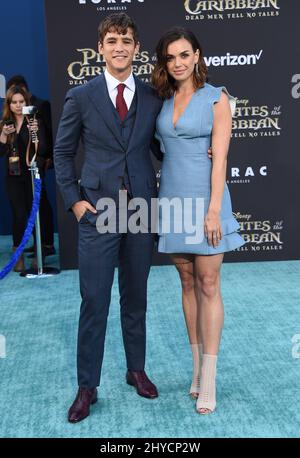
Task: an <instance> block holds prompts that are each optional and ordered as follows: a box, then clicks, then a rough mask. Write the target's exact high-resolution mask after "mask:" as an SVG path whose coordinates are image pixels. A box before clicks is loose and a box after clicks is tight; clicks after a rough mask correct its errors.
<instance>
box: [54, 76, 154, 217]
mask: <svg viewBox="0 0 300 458" xmlns="http://www.w3.org/2000/svg"><path fill="white" fill-rule="evenodd" d="M135 83H136V91H137V110H136V119H135V124H134V128H133V131H132V134H131V138H130V141H129V144H128V145H125V142H124V140H123V138H122V136H121V133H120V129H119V128H118V125H117V121H116V119H115V114H114V112H113V110H115V108H114V106H113V104H112V102H111V100H110V97H109V94H108V90H107V86H106V81H105V77H104V75H101V76H98V77H96V78H94V79H93V80H91V81H90V82H88V83H87V84H85V85H83V86H80V87H76V88H73V89H71V90H70V91H69V92H68V93H67V95H66V101H65V105H64V109H63V113H62V117H61V120H60V124H59V128H58V133H57V138H56V143H55V148H54V161H55V170H56V178H57V183H58V185H59V188H60V191H61V194H62V197H63V199H64V203H65V207H66V209H68V210H69V209H71V207H72V205H73V204H74V203H75V202H77V201H79V200H82V196H81V194H80V189H79V186H78V179H77V176H76V170H75V160H74V159H75V155H76V152H77V147H78V144H79V141H80V140H81V141H82V144H83V149H84V162H83V167H82V171H81V183H80V184H81V186H82V187H83V188H84V190H86V191H88V195H89V196H90V195H92V196H93V198H92V199H90V200H92V202H91V203H92V204H93V205H96V202H97V200H98V199H99V198H101V197H110V198H112V199H114V201H116V202H117V199H118V196H119V189H120V177H122V176H123V175H124V166H125V164H127V170H128V177H129V179H130V185H131V191H132V197H142V198H144V199H146V200H147V201H148V202H150V199H151V197H156V196H157V187H156V176H155V171H154V168H153V165H152V161H151V157H150V150H152V152H153V153H154V155H155V156H156V157H157V159H158V160H161V159H162V154H161V152H160V149H159V143H158V142H157V141H156V140H155V139H154V134H155V124H156V118H157V115H158V113H159V112H160V110H161V107H162V100H161V99H160V98H159V97H158V96H157V94H156V92H155V90H154V89H153V88H152V87H151V86H149V85H147V84H145V83H144V82H142V81H140V80H139V79H138V78H137V77H135ZM125 159H126V162H125Z"/></svg>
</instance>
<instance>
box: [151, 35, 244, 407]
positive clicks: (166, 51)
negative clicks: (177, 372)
mask: <svg viewBox="0 0 300 458" xmlns="http://www.w3.org/2000/svg"><path fill="white" fill-rule="evenodd" d="M156 51H157V63H156V66H155V69H154V72H153V80H152V82H153V85H154V87H155V88H156V89H157V91H158V93H159V95H160V96H161V97H162V98H163V99H164V104H163V107H162V110H161V112H160V114H159V116H158V118H157V126H156V128H157V134H156V135H157V138H158V140H159V141H160V146H161V150H162V152H163V153H164V155H163V156H164V157H163V163H162V171H161V182H160V192H159V247H158V249H159V251H160V252H162V253H170V254H171V257H172V259H173V261H174V263H175V265H176V268H177V270H178V272H179V275H180V279H181V284H182V301H183V310H184V316H185V321H186V325H187V331H188V335H189V341H190V344H191V350H192V355H193V377H192V385H191V388H190V394H191V396H192V397H193V398H195V399H197V404H196V409H197V412H199V413H200V414H208V413H211V412H213V411H214V409H215V407H216V385H215V378H216V367H217V355H218V351H219V345H220V339H221V332H222V327H223V320H224V309H223V303H222V296H221V290H220V269H221V265H222V261H223V256H224V253H225V252H226V251H230V250H234V249H236V248H238V247H240V246H242V245H243V244H244V240H243V239H242V237H241V236H240V235H239V234H238V232H237V231H238V230H239V224H238V223H237V221H236V220H235V219H234V217H233V215H232V207H231V200H230V194H229V191H228V187H227V185H226V183H225V180H226V165H227V153H228V149H229V143H230V138H231V126H232V110H233V111H234V106H235V99H234V98H233V97H231V96H230V95H229V94H228V92H227V90H226V89H225V88H224V87H214V86H212V85H210V84H208V83H207V82H206V76H207V68H206V65H205V62H204V59H203V54H202V50H201V47H200V44H199V42H198V40H197V38H196V37H195V35H194V34H193V33H192V32H190V31H189V30H186V29H184V28H180V27H175V28H173V29H171V30H170V31H168V32H167V33H165V34H164V35H163V37H162V38H161V39H160V41H159V43H158V45H157V49H156ZM210 146H211V148H212V160H211V159H210V158H209V157H208V155H207V151H208V149H209V147H210ZM162 202H169V203H170V202H172V205H169V209H170V208H172V210H173V213H172V212H171V211H170V212H169V213H168V212H166V211H164V210H165V209H166V207H165V208H164V210H162V207H163V205H162ZM178 209H179V210H180V209H181V210H182V211H181V213H180V212H179V214H178ZM178 215H179V216H178ZM187 220H188V224H187V223H186V221H187ZM193 230H194V235H193V232H192V231H193ZM201 235H202V236H201Z"/></svg>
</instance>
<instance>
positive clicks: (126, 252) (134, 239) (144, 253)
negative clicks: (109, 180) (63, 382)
mask: <svg viewBox="0 0 300 458" xmlns="http://www.w3.org/2000/svg"><path fill="white" fill-rule="evenodd" d="M153 245H154V235H153V234H151V233H147V234H142V233H138V234H131V233H129V232H128V233H127V234H110V233H107V234H99V233H98V232H97V229H96V227H95V225H94V224H91V223H90V222H89V220H88V219H87V217H86V216H83V218H82V220H81V221H80V222H79V274H80V292H81V297H82V303H81V309H80V318H79V329H78V344H77V375H78V385H79V386H81V387H85V388H94V387H96V386H98V385H99V383H100V375H101V367H102V360H103V353H104V339H105V333H106V326H107V317H108V312H109V305H110V301H111V288H112V284H113V278H114V269H115V267H116V266H117V265H119V270H118V274H119V275H118V279H119V291H120V306H121V326H122V335H123V342H124V349H125V354H126V360H127V368H128V369H130V370H143V369H144V366H145V351H146V308H147V280H148V276H149V271H150V266H151V261H152V254H153Z"/></svg>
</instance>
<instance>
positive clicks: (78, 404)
mask: <svg viewBox="0 0 300 458" xmlns="http://www.w3.org/2000/svg"><path fill="white" fill-rule="evenodd" d="M96 402H97V389H96V388H92V389H90V390H89V389H88V388H80V387H79V388H78V391H77V396H76V398H75V401H74V402H73V404H72V405H71V407H70V409H69V412H68V420H69V422H70V423H78V422H79V421H81V420H83V419H84V418H86V417H88V416H89V414H90V406H91V405H92V404H95V403H96Z"/></svg>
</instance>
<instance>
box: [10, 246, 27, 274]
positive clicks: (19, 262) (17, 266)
mask: <svg viewBox="0 0 300 458" xmlns="http://www.w3.org/2000/svg"><path fill="white" fill-rule="evenodd" d="M16 249H17V247H13V252H15V251H16ZM24 270H25V263H24V255H23V253H22V254H21V256H20V257H19V259H18V260H17V262H16V264H15V265H14V272H24Z"/></svg>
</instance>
